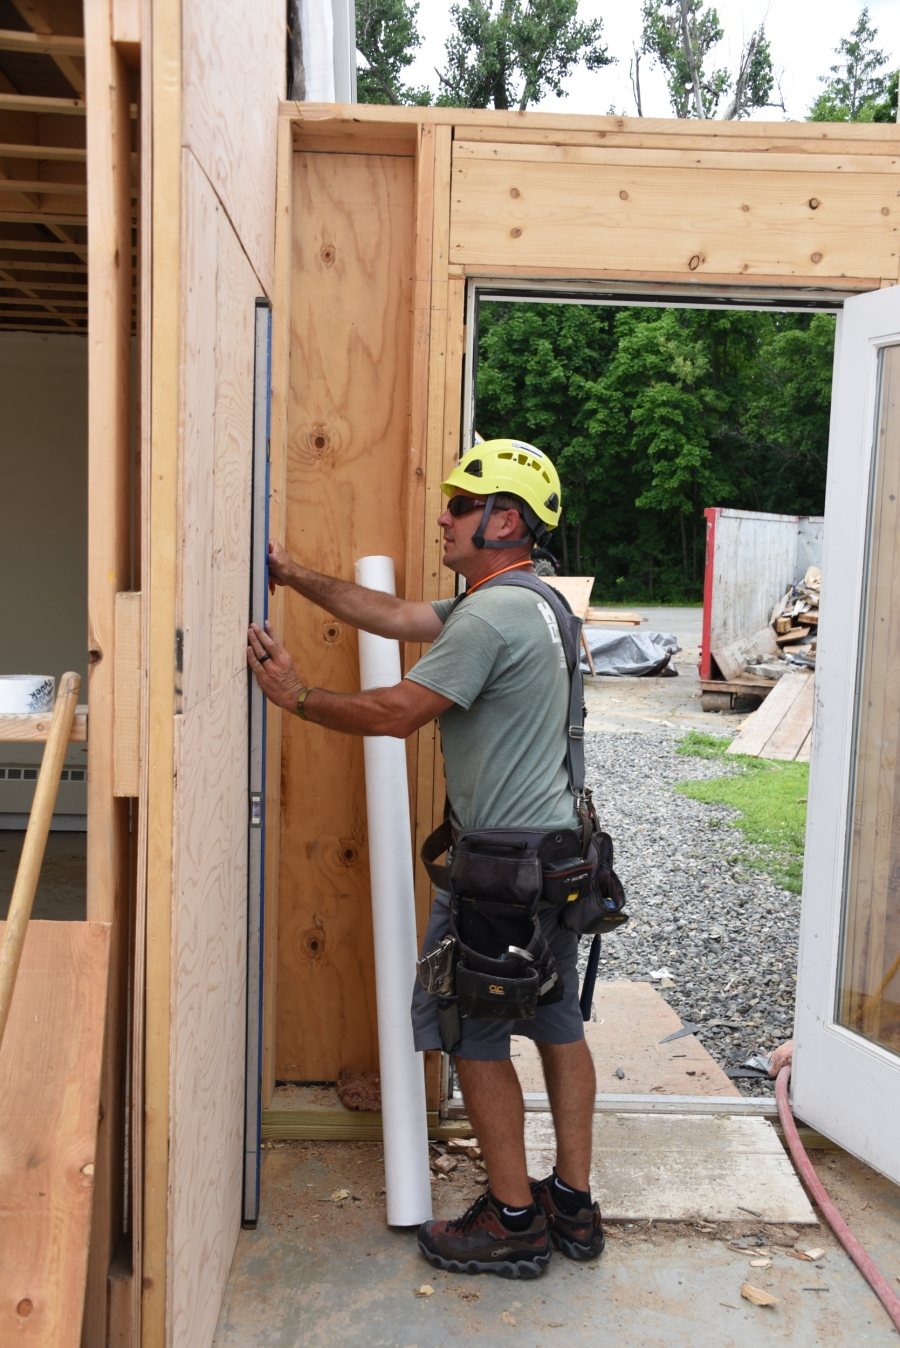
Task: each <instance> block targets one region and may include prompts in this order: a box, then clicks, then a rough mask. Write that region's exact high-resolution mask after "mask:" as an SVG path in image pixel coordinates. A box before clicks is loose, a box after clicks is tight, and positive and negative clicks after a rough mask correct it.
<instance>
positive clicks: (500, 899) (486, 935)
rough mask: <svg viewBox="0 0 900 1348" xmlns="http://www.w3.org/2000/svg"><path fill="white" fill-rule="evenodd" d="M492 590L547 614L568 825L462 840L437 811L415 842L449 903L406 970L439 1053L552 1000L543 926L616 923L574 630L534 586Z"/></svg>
mask: <svg viewBox="0 0 900 1348" xmlns="http://www.w3.org/2000/svg"><path fill="white" fill-rule="evenodd" d="M498 584H507V585H510V584H515V585H519V586H521V587H523V588H525V589H530V590H534V591H536V592H537V593H539V594H540V595H541V597H542V598H543V599H544V600H545V601H546V602H547V603H548V604H549V605H550V606H551V608H552V609H553V611H554V613H555V615H556V619H557V623H558V626H559V630H560V635H561V638H562V641H563V648H564V650H565V653H566V660H567V663H568V665H569V672H570V679H571V692H570V702H569V718H568V719H569V727H568V743H567V754H566V766H567V771H568V776H569V786H570V788H571V790H572V793H573V796H574V798H575V807H576V811H577V814H578V819H579V826H578V827H577V828H562V829H553V830H551V831H549V832H547V831H544V830H530V829H467V830H462V829H459V828H457V827H455V826H454V823H453V821H452V819H451V817H450V803H449V801H448V802H447V804H446V807H445V818H444V822H443V823H442V824H441V825H440V826H439V827H438V828H437V829H435V830H434V832H433V833H432V834H431V835H430V837H428V838H427V839H426V840H425V842H424V844H423V846H422V849H421V853H420V855H421V858H422V862H423V864H424V866H425V869H426V871H427V872H428V875H429V878H430V879H431V881H432V883H433V884H434V885H435V886H436V887H437V888H438V889H442V890H445V891H446V892H448V893H449V895H450V935H449V936H447V937H444V938H443V940H442V941H441V942H440V943H439V944H438V945H437V946H436V947H435V948H434V950H431V951H426V952H425V954H424V955H423V956H422V958H421V959H420V960H419V961H418V965H417V969H418V975H419V980H420V982H421V983H422V986H423V987H424V988H425V989H426V991H428V992H432V993H434V994H435V995H436V996H437V997H438V1015H439V1019H440V1022H441V1037H442V1041H443V1045H444V1049H445V1050H446V1051H447V1052H449V1053H452V1052H454V1051H455V1049H456V1048H458V1047H459V1039H460V1025H459V1021H460V1018H466V1017H472V1018H477V1019H500V1020H531V1019H532V1018H533V1017H534V1015H535V1012H536V1010H537V1007H538V1006H548V1005H550V1004H552V1003H553V1002H557V1001H560V1000H561V999H562V997H563V994H564V987H563V982H562V979H561V977H560V974H559V970H558V969H557V967H556V961H555V959H554V958H553V952H552V951H551V950H550V947H549V945H548V944H547V940H546V937H545V935H544V932H545V931H550V930H552V927H553V925H554V924H556V923H559V924H560V925H562V926H564V927H566V928H568V929H569V930H570V931H574V932H577V933H578V934H579V935H595V934H598V933H601V932H609V931H615V930H617V929H618V928H619V927H621V926H623V925H624V924H625V923H626V922H627V921H628V916H627V914H626V913H624V912H623V911H622V910H623V908H624V904H625V891H624V889H623V888H622V884H621V881H620V880H619V878H618V876H617V875H616V873H615V871H614V870H613V845H612V839H611V838H610V836H609V834H608V833H604V832H602V831H601V829H600V826H599V824H598V822H597V816H596V813H595V811H594V807H593V804H592V801H591V793H590V791H588V790H587V789H586V787H585V785H584V715H585V709H584V704H583V683H582V677H581V667H580V643H581V623H580V621H579V620H578V619H576V618H575V617H574V615H573V614H572V612H571V609H570V608H569V606H568V604H566V602H565V600H564V599H563V598H562V596H561V595H559V594H558V593H557V592H556V591H555V590H553V589H551V587H550V586H548V585H545V584H544V583H543V582H542V581H539V580H538V579H537V577H535V576H529V575H524V574H523V573H522V572H521V571H519V572H506V573H504V574H502V575H499V576H497V577H494V578H492V580H490V581H487V582H485V584H484V586H483V587H482V588H485V589H486V588H488V586H492V585H498ZM464 599H465V595H461V596H460V599H459V600H457V603H459V602H461V600H464ZM445 854H446V855H447V860H446V861H445V862H444V863H443V864H440V863H439V858H440V857H442V856H444V855H445Z"/></svg>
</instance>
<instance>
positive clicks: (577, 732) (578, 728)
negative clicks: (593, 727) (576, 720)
mask: <svg viewBox="0 0 900 1348" xmlns="http://www.w3.org/2000/svg"><path fill="white" fill-rule="evenodd" d="M569 739H570V740H583V739H584V726H583V725H570V726H569Z"/></svg>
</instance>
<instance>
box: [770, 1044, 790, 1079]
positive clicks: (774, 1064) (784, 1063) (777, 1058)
mask: <svg viewBox="0 0 900 1348" xmlns="http://www.w3.org/2000/svg"><path fill="white" fill-rule="evenodd" d="M793 1060H794V1041H793V1039H789V1040H788V1041H787V1043H786V1044H779V1045H778V1047H777V1048H776V1050H775V1052H774V1053H773V1054H772V1056H771V1058H770V1059H769V1076H770V1077H777V1076H778V1073H779V1072H780V1071H781V1069H782V1067H788V1066H789V1065H790V1064H791V1063H792V1062H793Z"/></svg>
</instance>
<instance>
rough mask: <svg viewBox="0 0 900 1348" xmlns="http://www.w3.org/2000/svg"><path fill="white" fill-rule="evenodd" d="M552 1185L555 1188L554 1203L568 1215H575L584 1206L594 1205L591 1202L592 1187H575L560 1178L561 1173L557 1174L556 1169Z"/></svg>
mask: <svg viewBox="0 0 900 1348" xmlns="http://www.w3.org/2000/svg"><path fill="white" fill-rule="evenodd" d="M551 1187H552V1189H553V1201H554V1203H555V1204H556V1206H557V1207H558V1208H559V1210H560V1212H563V1213H565V1215H566V1216H567V1217H574V1216H575V1214H576V1212H579V1211H580V1210H581V1209H582V1208H589V1207H592V1206H593V1204H592V1203H591V1191H590V1189H588V1190H587V1191H585V1190H584V1189H573V1188H572V1187H571V1186H570V1185H568V1184H566V1183H565V1182H564V1181H563V1180H561V1179H560V1178H559V1175H557V1173H556V1171H555V1170H554V1172H553V1180H552V1183H551Z"/></svg>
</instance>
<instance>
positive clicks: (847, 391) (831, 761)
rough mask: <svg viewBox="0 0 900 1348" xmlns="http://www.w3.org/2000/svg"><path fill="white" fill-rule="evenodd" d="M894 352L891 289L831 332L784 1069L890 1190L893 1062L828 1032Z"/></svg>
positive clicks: (898, 1175) (894, 1175) (897, 294)
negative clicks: (882, 422)
mask: <svg viewBox="0 0 900 1348" xmlns="http://www.w3.org/2000/svg"><path fill="white" fill-rule="evenodd" d="M898 342H900V289H898V288H892V289H890V290H881V291H875V292H873V293H870V294H867V295H860V296H857V297H856V298H853V299H851V300H848V301H847V304H846V305H845V308H844V313H843V315H842V318H841V320H839V324H838V332H837V340H836V344H835V374H834V381H833V385H832V404H831V430H830V435H829V456H828V479H827V486H826V494H825V518H826V521H829V522H830V527H826V530H825V541H824V548H823V557H822V575H823V581H822V609H821V621H820V625H819V641H818V652H817V661H816V707H815V716H814V721H813V740H812V753H811V760H810V789H809V806H808V813H807V829H806V863H805V866H804V876H803V896H802V901H801V910H800V911H801V917H800V944H799V961H798V975H797V1004H796V1013H795V1035H794V1042H795V1053H794V1065H793V1068H792V1078H793V1080H792V1096H793V1104H794V1108H795V1110H796V1112H797V1114H798V1115H799V1116H800V1117H801V1118H802V1119H804V1120H805V1121H806V1122H807V1123H809V1124H811V1125H812V1126H813V1127H814V1128H816V1129H818V1130H819V1131H820V1132H822V1133H824V1134H825V1135H826V1136H828V1137H830V1138H832V1139H833V1140H834V1141H836V1142H838V1143H840V1145H841V1146H842V1147H844V1148H845V1149H846V1150H847V1151H849V1152H852V1153H853V1155H855V1156H858V1157H860V1158H861V1159H862V1160H864V1161H866V1163H867V1164H869V1165H871V1166H874V1167H875V1168H876V1169H877V1170H880V1171H882V1172H883V1173H884V1174H885V1175H888V1176H889V1177H890V1178H891V1179H892V1180H894V1181H895V1182H898V1181H900V1158H898V1153H897V1147H896V1139H895V1137H892V1136H891V1135H890V1132H889V1130H888V1128H886V1127H885V1121H886V1120H888V1119H896V1117H897V1114H898V1112H900V1057H898V1056H897V1055H896V1054H894V1053H892V1052H890V1050H888V1049H884V1048H882V1047H881V1046H880V1045H878V1044H875V1043H873V1042H872V1041H870V1040H867V1039H864V1038H863V1037H862V1036H861V1035H858V1034H857V1033H855V1032H854V1031H853V1030H850V1029H847V1028H846V1027H845V1026H843V1025H840V1024H839V1023H838V1022H837V988H838V968H839V963H840V959H841V945H842V918H843V899H844V893H845V890H846V885H847V872H848V862H849V853H850V848H849V846H848V843H849V836H850V835H849V830H850V825H851V820H850V809H851V800H852V792H853V770H854V762H855V753H856V745H855V739H856V700H857V690H858V687H859V679H860V674H861V669H860V661H861V647H862V641H863V638H864V632H863V619H864V612H863V586H864V578H865V574H866V564H867V551H868V532H869V529H868V525H869V518H870V509H871V491H872V478H873V468H874V463H875V454H874V448H875V443H876V435H877V429H876V417H877V413H878V406H877V400H878V391H879V381H878V351H879V348H881V347H883V346H888V345H892V344H894V343H898ZM838 522H839V523H838ZM879 1119H880V1120H881V1121H882V1122H881V1127H880V1128H879Z"/></svg>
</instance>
